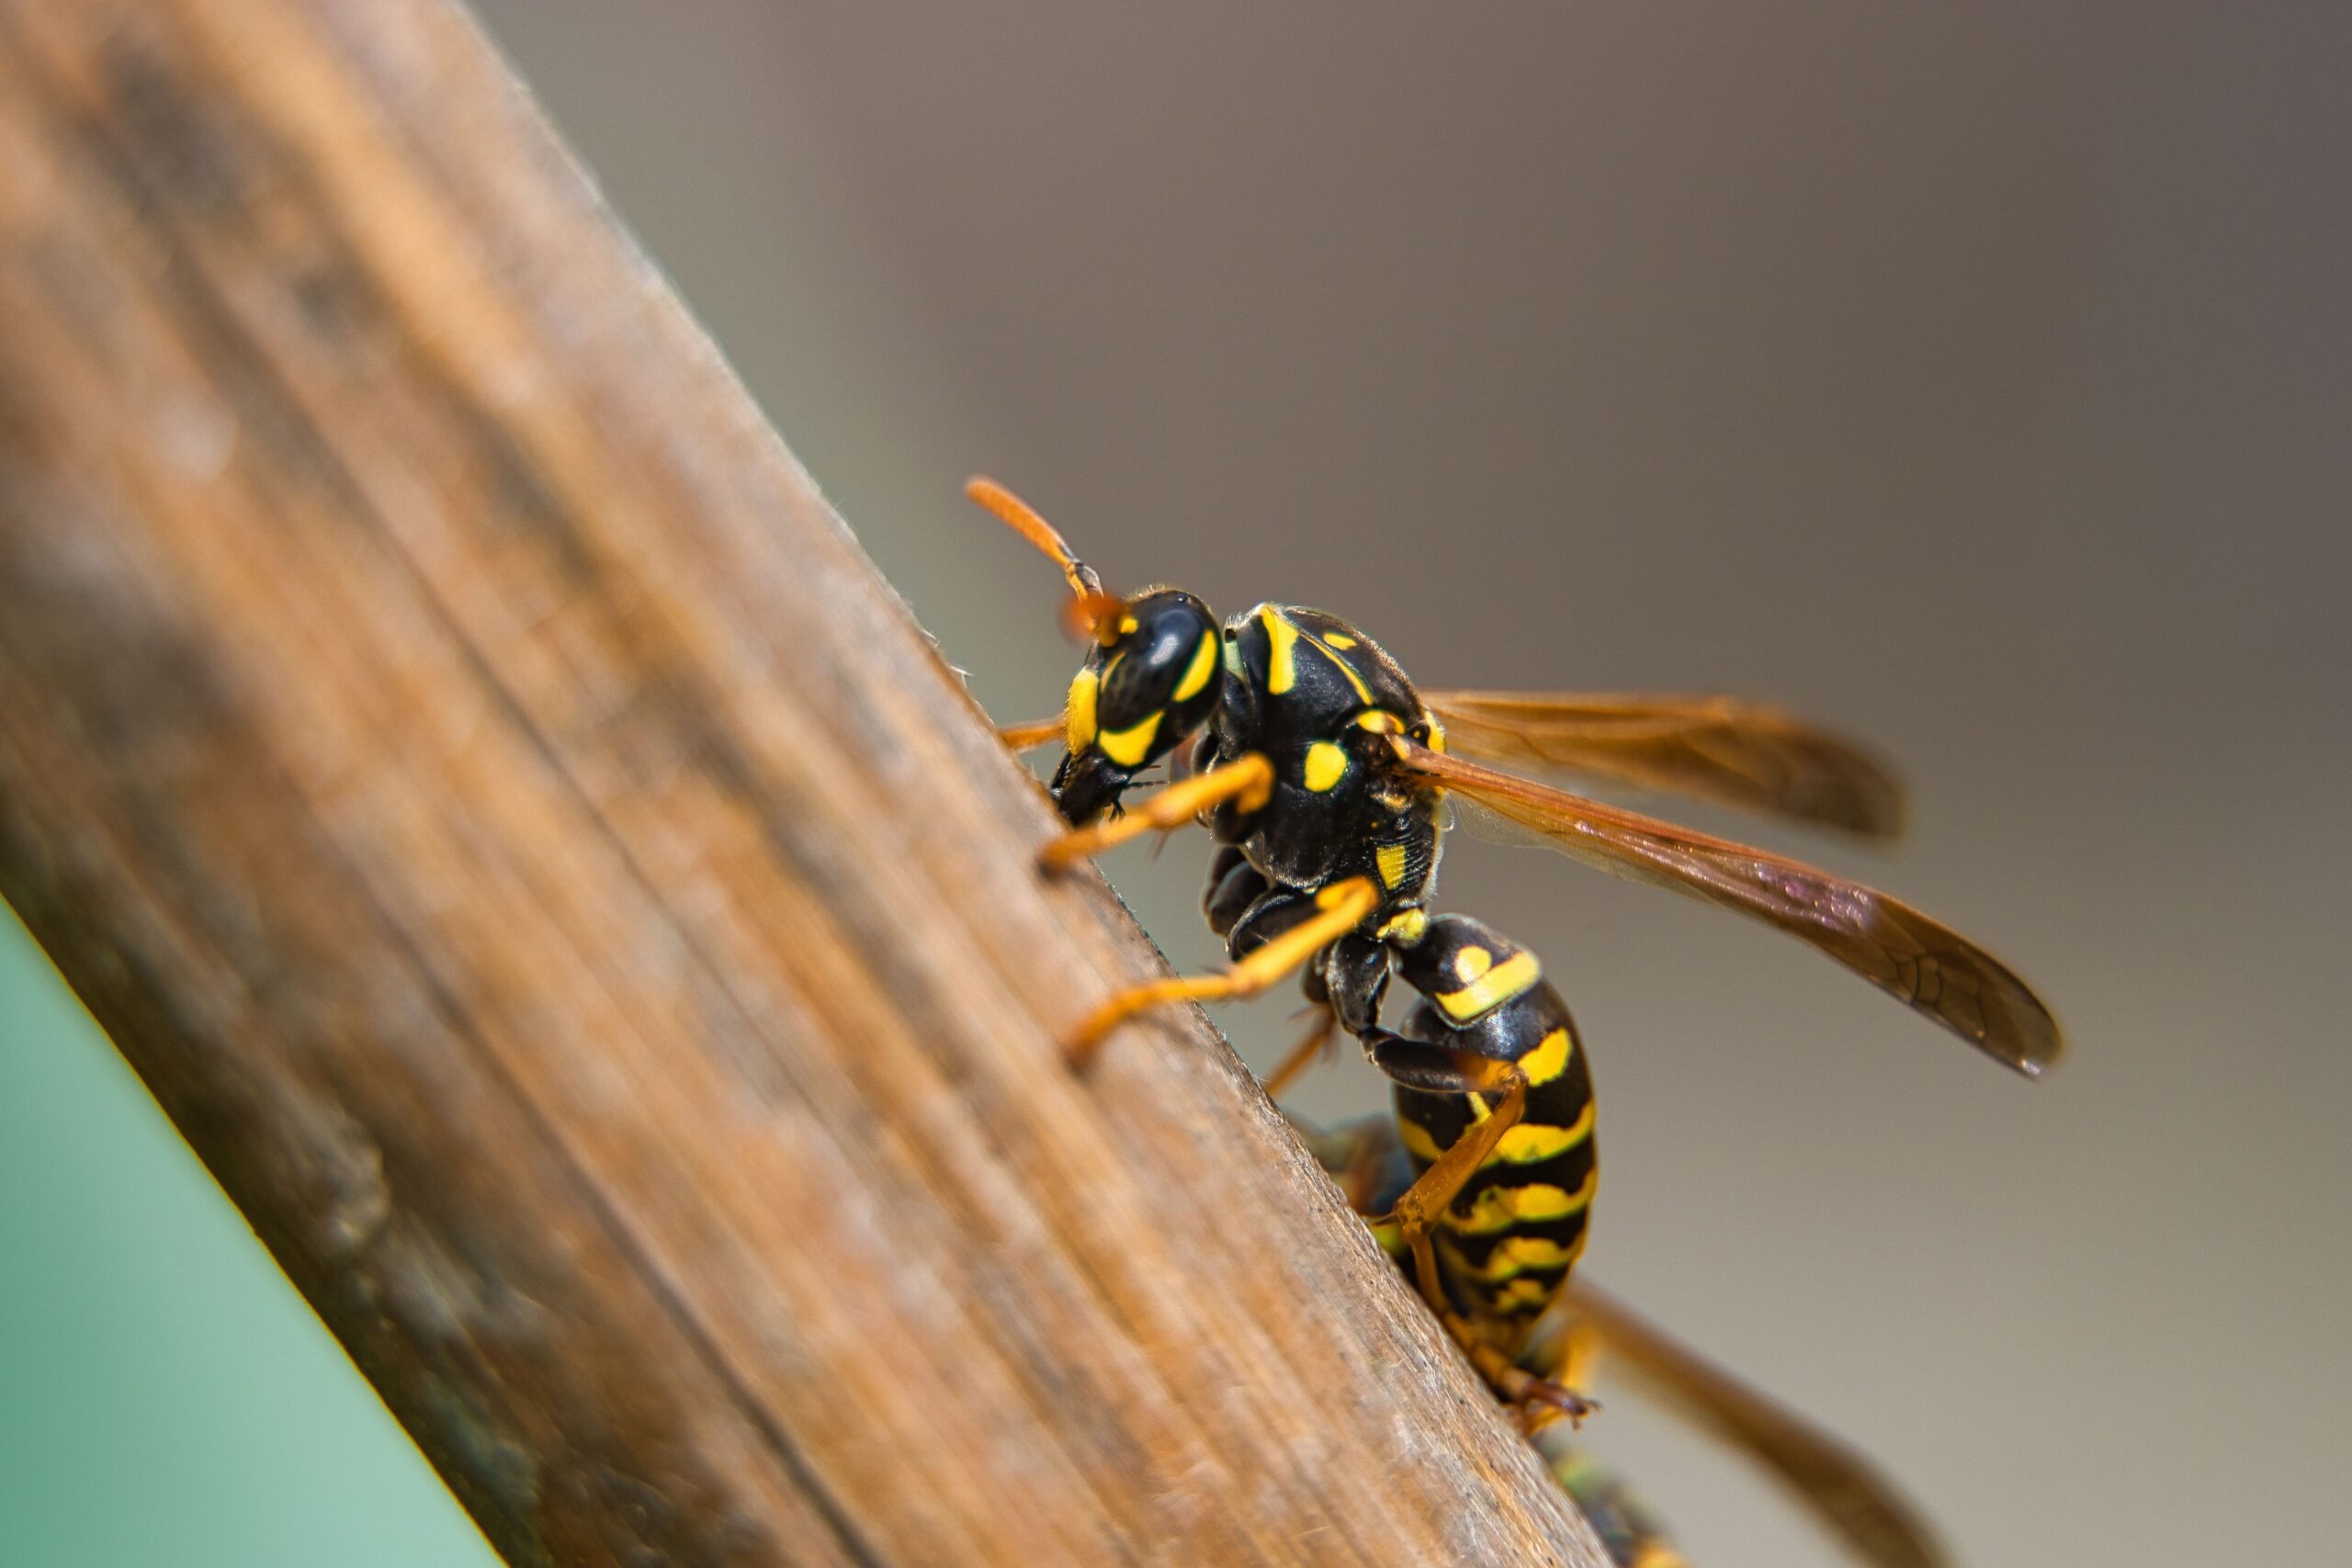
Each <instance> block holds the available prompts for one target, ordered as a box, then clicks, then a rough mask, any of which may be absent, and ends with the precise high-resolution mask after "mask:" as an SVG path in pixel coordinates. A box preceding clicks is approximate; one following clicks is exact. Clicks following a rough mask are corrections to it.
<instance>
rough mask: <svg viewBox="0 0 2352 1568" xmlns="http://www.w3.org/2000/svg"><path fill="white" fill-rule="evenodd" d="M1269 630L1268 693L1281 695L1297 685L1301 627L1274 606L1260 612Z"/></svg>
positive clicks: (1260, 622)
mask: <svg viewBox="0 0 2352 1568" xmlns="http://www.w3.org/2000/svg"><path fill="white" fill-rule="evenodd" d="M1258 621H1259V624H1260V625H1261V626H1264V627H1265V628H1266V690H1268V691H1269V692H1272V694H1274V695H1276V696H1281V695H1282V694H1283V693H1284V692H1287V691H1289V690H1290V689H1291V688H1292V687H1293V686H1295V685H1296V684H1298V628H1297V627H1296V626H1292V625H1291V624H1290V623H1289V622H1288V621H1286V620H1284V619H1283V615H1282V612H1281V611H1279V610H1277V609H1275V608H1274V607H1273V606H1272V604H1269V605H1267V606H1266V607H1265V608H1264V609H1262V610H1261V611H1259V612H1258Z"/></svg>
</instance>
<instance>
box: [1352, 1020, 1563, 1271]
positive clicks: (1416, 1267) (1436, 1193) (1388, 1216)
mask: <svg viewBox="0 0 2352 1568" xmlns="http://www.w3.org/2000/svg"><path fill="white" fill-rule="evenodd" d="M1496 1089H1501V1090H1502V1091H1503V1095H1502V1099H1501V1100H1498V1101H1497V1102H1496V1103H1495V1108H1494V1110H1493V1111H1491V1112H1489V1113H1488V1115H1487V1118H1486V1120H1484V1121H1482V1122H1473V1123H1471V1125H1470V1128H1469V1130H1468V1131H1466V1132H1464V1134H1462V1136H1461V1137H1459V1138H1457V1139H1455V1140H1454V1142H1453V1147H1452V1148H1450V1149H1448V1150H1446V1151H1445V1153H1444V1154H1442V1155H1441V1156H1438V1160H1437V1163H1436V1164H1434V1165H1432V1166H1430V1168H1428V1169H1427V1170H1425V1171H1423V1172H1421V1174H1420V1178H1419V1179H1418V1180H1416V1181H1415V1182H1414V1183H1413V1185H1412V1186H1410V1187H1408V1188H1407V1189H1406V1190H1405V1195H1404V1196H1403V1197H1401V1198H1399V1199H1397V1207H1396V1208H1395V1209H1393V1210H1391V1211H1390V1212H1389V1213H1385V1214H1383V1215H1381V1216H1379V1217H1378V1218H1376V1219H1374V1221H1373V1224H1393V1225H1395V1226H1396V1227H1397V1234H1398V1235H1401V1236H1402V1237H1403V1238H1404V1240H1405V1242H1406V1245H1408V1247H1411V1248H1412V1249H1413V1275H1414V1278H1415V1279H1417V1280H1419V1281H1420V1286H1421V1294H1422V1295H1423V1296H1426V1297H1427V1298H1428V1299H1429V1303H1430V1306H1432V1307H1434V1308H1435V1309H1437V1310H1438V1311H1439V1312H1443V1311H1445V1310H1446V1301H1445V1292H1444V1289H1443V1288H1442V1286H1441V1285H1440V1284H1439V1282H1438V1277H1437V1260H1436V1258H1433V1257H1432V1256H1431V1255H1430V1240H1429V1238H1430V1231H1432V1230H1434V1229H1435V1228H1436V1226H1437V1221H1438V1216H1439V1215H1440V1214H1442V1213H1445V1206H1446V1205H1447V1204H1448V1203H1451V1202H1453V1200H1454V1197H1455V1195H1456V1194H1458V1193H1459V1192H1460V1191H1461V1190H1462V1189H1463V1188H1464V1187H1465V1186H1467V1185H1468V1184H1469V1181H1470V1179H1471V1178H1472V1177H1473V1176H1476V1174H1477V1173H1478V1168H1479V1167H1480V1166H1482V1165H1485V1164H1486V1163H1487V1156H1489V1155H1491V1154H1493V1153H1494V1152H1495V1145H1497V1144H1499V1143H1501V1142H1502V1138H1503V1134H1505V1133H1508V1132H1510V1130H1511V1128H1513V1127H1514V1126H1516V1125H1518V1123H1519V1119H1520V1117H1521V1114H1523V1113H1524V1112H1525V1111H1526V1110H1527V1075H1526V1074H1525V1073H1523V1072H1521V1071H1520V1069H1519V1068H1518V1066H1516V1065H1514V1064H1512V1063H1510V1062H1498V1061H1495V1060H1493V1059H1491V1058H1488V1057H1476V1058H1471V1059H1470V1060H1469V1061H1468V1063H1467V1065H1466V1066H1465V1067H1464V1091H1465V1092H1469V1093H1477V1094H1491V1093H1493V1092H1494V1091H1495V1090H1496Z"/></svg>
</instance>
